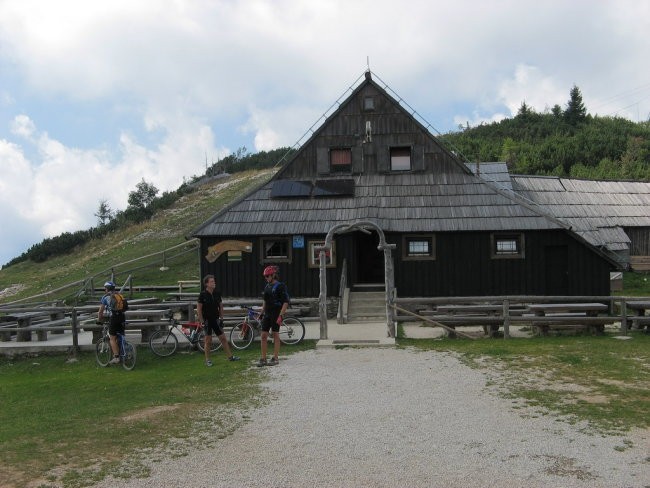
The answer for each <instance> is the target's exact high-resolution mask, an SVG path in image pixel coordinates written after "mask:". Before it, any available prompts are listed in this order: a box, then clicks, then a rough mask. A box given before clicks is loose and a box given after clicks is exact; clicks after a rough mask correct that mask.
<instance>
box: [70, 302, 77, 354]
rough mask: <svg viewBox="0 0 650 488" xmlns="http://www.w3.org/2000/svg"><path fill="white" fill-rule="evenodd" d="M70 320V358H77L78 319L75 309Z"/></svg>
mask: <svg viewBox="0 0 650 488" xmlns="http://www.w3.org/2000/svg"><path fill="white" fill-rule="evenodd" d="M70 318H71V319H72V357H77V351H78V350H79V335H78V334H79V330H78V329H77V327H78V324H79V322H78V320H79V318H78V317H77V309H75V308H73V309H72V313H71V315H70Z"/></svg>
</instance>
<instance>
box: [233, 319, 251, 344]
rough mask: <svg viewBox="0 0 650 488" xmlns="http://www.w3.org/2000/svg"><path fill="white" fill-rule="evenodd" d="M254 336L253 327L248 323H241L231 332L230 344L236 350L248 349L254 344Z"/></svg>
mask: <svg viewBox="0 0 650 488" xmlns="http://www.w3.org/2000/svg"><path fill="white" fill-rule="evenodd" d="M253 334H254V329H253V326H252V325H251V324H250V323H248V322H241V323H239V324H237V325H235V326H234V327H233V328H232V330H231V331H230V343H231V344H232V347H234V348H235V349H246V348H247V347H248V346H250V345H251V342H253Z"/></svg>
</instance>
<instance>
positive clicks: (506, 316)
mask: <svg viewBox="0 0 650 488" xmlns="http://www.w3.org/2000/svg"><path fill="white" fill-rule="evenodd" d="M503 338H504V339H509V338H510V300H508V299H507V298H506V299H504V300H503Z"/></svg>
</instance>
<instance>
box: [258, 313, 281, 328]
mask: <svg viewBox="0 0 650 488" xmlns="http://www.w3.org/2000/svg"><path fill="white" fill-rule="evenodd" d="M279 316H280V311H279V310H276V311H274V312H264V317H262V330H263V331H264V332H268V331H270V330H272V331H273V332H280V326H279V325H278V322H277V321H278V317H279Z"/></svg>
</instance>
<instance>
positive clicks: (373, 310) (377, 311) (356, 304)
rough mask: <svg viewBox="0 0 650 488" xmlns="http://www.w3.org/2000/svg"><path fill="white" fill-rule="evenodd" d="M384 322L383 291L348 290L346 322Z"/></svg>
mask: <svg viewBox="0 0 650 488" xmlns="http://www.w3.org/2000/svg"><path fill="white" fill-rule="evenodd" d="M364 322H386V293H385V292H384V291H357V290H356V289H355V290H354V291H350V298H349V301H348V323H364Z"/></svg>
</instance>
